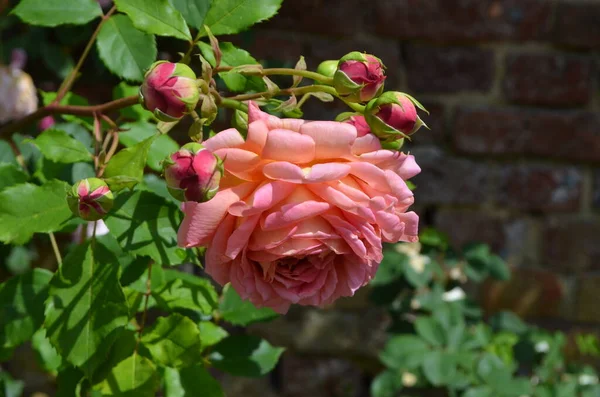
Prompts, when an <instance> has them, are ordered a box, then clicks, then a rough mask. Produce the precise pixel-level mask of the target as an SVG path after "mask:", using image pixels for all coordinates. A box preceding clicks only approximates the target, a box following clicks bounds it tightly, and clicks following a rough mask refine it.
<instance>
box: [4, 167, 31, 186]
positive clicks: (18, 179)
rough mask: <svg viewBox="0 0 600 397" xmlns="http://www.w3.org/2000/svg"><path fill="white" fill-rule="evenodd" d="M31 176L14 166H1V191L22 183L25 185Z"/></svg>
mask: <svg viewBox="0 0 600 397" xmlns="http://www.w3.org/2000/svg"><path fill="white" fill-rule="evenodd" d="M28 179H29V176H27V174H26V173H25V172H24V171H23V170H22V169H21V168H19V167H17V166H16V165H14V164H10V163H4V164H0V190H2V189H5V188H7V187H11V186H14V185H18V184H20V183H25V182H27V180H28Z"/></svg>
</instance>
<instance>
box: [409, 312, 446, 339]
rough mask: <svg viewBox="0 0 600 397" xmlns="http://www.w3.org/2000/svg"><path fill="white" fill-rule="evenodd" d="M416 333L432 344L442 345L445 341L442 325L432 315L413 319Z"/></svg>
mask: <svg viewBox="0 0 600 397" xmlns="http://www.w3.org/2000/svg"><path fill="white" fill-rule="evenodd" d="M415 329H416V330H417V334H419V336H421V337H422V338H423V339H425V340H426V341H427V342H429V343H430V344H432V345H433V346H442V345H443V344H444V341H445V332H444V329H443V328H442V326H441V325H440V324H439V323H438V322H437V321H436V320H435V319H434V318H433V317H419V318H417V319H416V320H415Z"/></svg>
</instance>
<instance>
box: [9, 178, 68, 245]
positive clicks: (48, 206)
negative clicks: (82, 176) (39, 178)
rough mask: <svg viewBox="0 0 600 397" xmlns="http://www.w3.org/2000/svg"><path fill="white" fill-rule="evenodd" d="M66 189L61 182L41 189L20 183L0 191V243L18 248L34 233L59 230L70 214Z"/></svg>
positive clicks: (51, 183)
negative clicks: (11, 244) (10, 244)
mask: <svg viewBox="0 0 600 397" xmlns="http://www.w3.org/2000/svg"><path fill="white" fill-rule="evenodd" d="M67 187H68V185H67V184H66V183H64V182H61V181H50V182H48V183H45V184H44V185H42V186H37V185H32V184H30V183H23V184H20V185H15V186H12V187H9V188H7V189H4V190H3V191H2V192H0V241H2V242H5V243H14V244H19V245H20V244H25V243H26V242H27V241H29V239H30V238H31V236H33V234H34V233H49V232H54V231H57V230H60V229H61V228H62V227H63V225H64V223H65V222H66V221H67V220H69V218H71V215H72V214H71V211H70V210H69V207H68V206H67V200H66V190H67Z"/></svg>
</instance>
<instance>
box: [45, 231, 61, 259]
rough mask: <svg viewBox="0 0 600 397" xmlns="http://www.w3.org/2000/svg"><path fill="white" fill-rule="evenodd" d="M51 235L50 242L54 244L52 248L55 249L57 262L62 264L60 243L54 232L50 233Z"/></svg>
mask: <svg viewBox="0 0 600 397" xmlns="http://www.w3.org/2000/svg"><path fill="white" fill-rule="evenodd" d="M48 236H50V244H52V250H53V251H54V256H55V257H56V263H58V266H62V256H61V255H60V250H59V249H58V244H57V243H56V238H55V237H54V233H52V232H50V233H48Z"/></svg>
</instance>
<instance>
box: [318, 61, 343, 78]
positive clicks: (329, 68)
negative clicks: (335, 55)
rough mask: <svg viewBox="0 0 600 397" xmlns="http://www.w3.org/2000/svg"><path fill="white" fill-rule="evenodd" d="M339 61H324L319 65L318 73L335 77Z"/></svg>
mask: <svg viewBox="0 0 600 397" xmlns="http://www.w3.org/2000/svg"><path fill="white" fill-rule="evenodd" d="M338 63H339V61H331V60H330V61H323V62H321V63H320V64H319V66H318V67H317V73H320V74H322V75H323V76H327V77H333V75H334V74H335V71H336V70H337V67H338Z"/></svg>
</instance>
